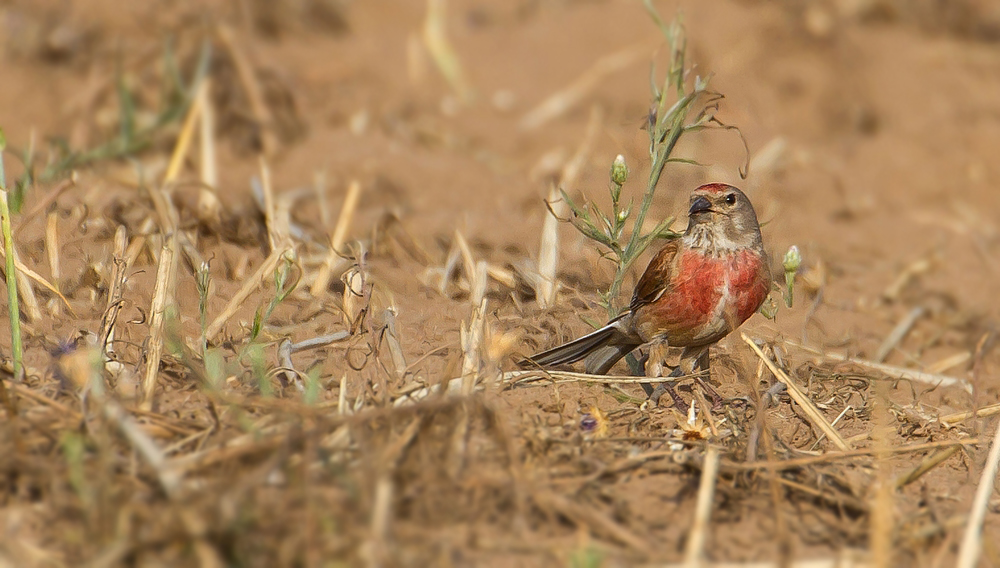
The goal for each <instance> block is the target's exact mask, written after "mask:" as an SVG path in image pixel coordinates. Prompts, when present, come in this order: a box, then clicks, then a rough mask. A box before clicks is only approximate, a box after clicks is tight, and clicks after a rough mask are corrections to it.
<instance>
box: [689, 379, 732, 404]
mask: <svg viewBox="0 0 1000 568" xmlns="http://www.w3.org/2000/svg"><path fill="white" fill-rule="evenodd" d="M695 382H697V383H698V385H699V386H700V387H701V388H702V390H704V391H705V394H707V395H708V398H709V400H711V401H712V410H722V403H723V402H724V400H725V399H723V398H722V396H720V395H719V393H717V392H716V391H715V389H714V388H712V386H711V385H709V384H708V382H707V381H705V380H704V379H702V378H701V377H697V378H695Z"/></svg>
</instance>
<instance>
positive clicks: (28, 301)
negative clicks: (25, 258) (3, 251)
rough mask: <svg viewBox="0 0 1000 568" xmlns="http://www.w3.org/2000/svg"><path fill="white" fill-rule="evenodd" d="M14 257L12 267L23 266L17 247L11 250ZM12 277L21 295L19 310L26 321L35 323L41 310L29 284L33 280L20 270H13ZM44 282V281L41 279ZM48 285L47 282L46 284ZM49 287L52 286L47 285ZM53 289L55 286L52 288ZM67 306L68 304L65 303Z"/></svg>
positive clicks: (40, 317)
mask: <svg viewBox="0 0 1000 568" xmlns="http://www.w3.org/2000/svg"><path fill="white" fill-rule="evenodd" d="M11 251H12V252H13V256H14V266H24V264H23V263H22V262H21V255H20V254H19V253H18V252H17V246H16V245H14V248H12V249H11ZM14 276H15V279H16V280H17V291H18V293H20V295H21V309H22V310H24V315H25V316H26V317H27V318H28V321H31V322H37V321H39V320H41V319H42V308H41V306H40V305H39V303H38V296H36V295H35V288H34V286H32V284H31V280H33V279H32V278H31V277H30V276H28V273H27V272H26V271H24V270H21V269H20V268H18V269H16V270H14ZM43 280H44V279H43ZM46 284H48V282H46ZM49 286H52V285H51V284H49ZM53 289H55V286H53ZM67 304H68V302H67Z"/></svg>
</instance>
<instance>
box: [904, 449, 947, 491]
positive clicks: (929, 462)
mask: <svg viewBox="0 0 1000 568" xmlns="http://www.w3.org/2000/svg"><path fill="white" fill-rule="evenodd" d="M961 449H962V447H961V446H952V447H950V448H945V449H943V450H938V451H936V452H934V453H932V454H931V455H929V456H927V457H926V458H925V459H924V461H922V462H920V464H919V465H918V466H917V467H915V468H913V469H912V470H910V472H908V473H906V474H904V475H901V476H899V477H898V478H897V479H896V484H895V485H896V489H901V488H903V487H906V486H907V485H909V484H911V483H913V482H914V481H916V480H918V479H920V478H921V477H923V476H924V475H926V474H927V472H929V471H931V470H932V469H934V468H935V467H937V466H939V465H941V464H943V463H944V462H946V461H948V458H950V457H951V456H953V455H955V454H957V453H958V452H959V451H961Z"/></svg>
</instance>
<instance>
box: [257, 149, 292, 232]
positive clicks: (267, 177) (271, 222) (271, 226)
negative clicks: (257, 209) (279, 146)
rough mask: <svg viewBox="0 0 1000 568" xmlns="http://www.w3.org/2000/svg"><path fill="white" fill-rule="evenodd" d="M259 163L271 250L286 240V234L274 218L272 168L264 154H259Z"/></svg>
mask: <svg viewBox="0 0 1000 568" xmlns="http://www.w3.org/2000/svg"><path fill="white" fill-rule="evenodd" d="M258 164H259V166H260V190H261V197H263V202H264V205H263V209H264V226H265V227H266V228H267V243H268V245H269V246H270V248H271V250H275V249H276V248H278V246H279V243H283V242H285V237H286V235H284V234H282V233H281V231H280V229H279V228H278V226H277V223H276V222H275V218H274V217H275V214H274V210H275V205H274V186H273V185H272V184H271V168H269V167H268V166H267V161H266V160H264V156H259V159H258Z"/></svg>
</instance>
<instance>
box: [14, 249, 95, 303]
mask: <svg viewBox="0 0 1000 568" xmlns="http://www.w3.org/2000/svg"><path fill="white" fill-rule="evenodd" d="M14 250H15V254H14V266H15V267H16V268H17V270H16V271H15V272H16V273H17V274H18V275H19V276H18V278H19V279H20V278H23V277H27V278H30V279H31V280H34V281H35V282H36V283H38V284H39V285H40V286H42V287H43V288H45V289H46V290H48V291H49V292H52V293H53V294H54V295H55V296H56V297H58V298H59V299H60V300H62V303H63V305H65V306H66V308H67V309H68V310H69V311H70V312H71V313H72V314H74V315H76V311H75V310H74V309H73V306H72V305H71V304H70V303H69V300H67V299H66V296H64V295H63V294H62V292H60V291H59V289H58V288H56V287H55V286H54V285H53V284H52V283H51V282H49V281H48V280H46V279H45V277H43V276H42V275H41V274H39V273H37V272H35V271H34V270H32V269H30V268H28V267H27V266H25V265H24V263H22V262H21V260H20V259H19V258H18V255H17V249H14ZM0 258H3V259H4V260H6V259H7V253H5V252H4V250H3V248H0ZM18 285H20V280H18ZM27 287H28V288H30V287H31V286H27ZM32 296H34V292H32ZM36 303H37V300H36ZM39 313H41V312H40V311H39Z"/></svg>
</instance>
